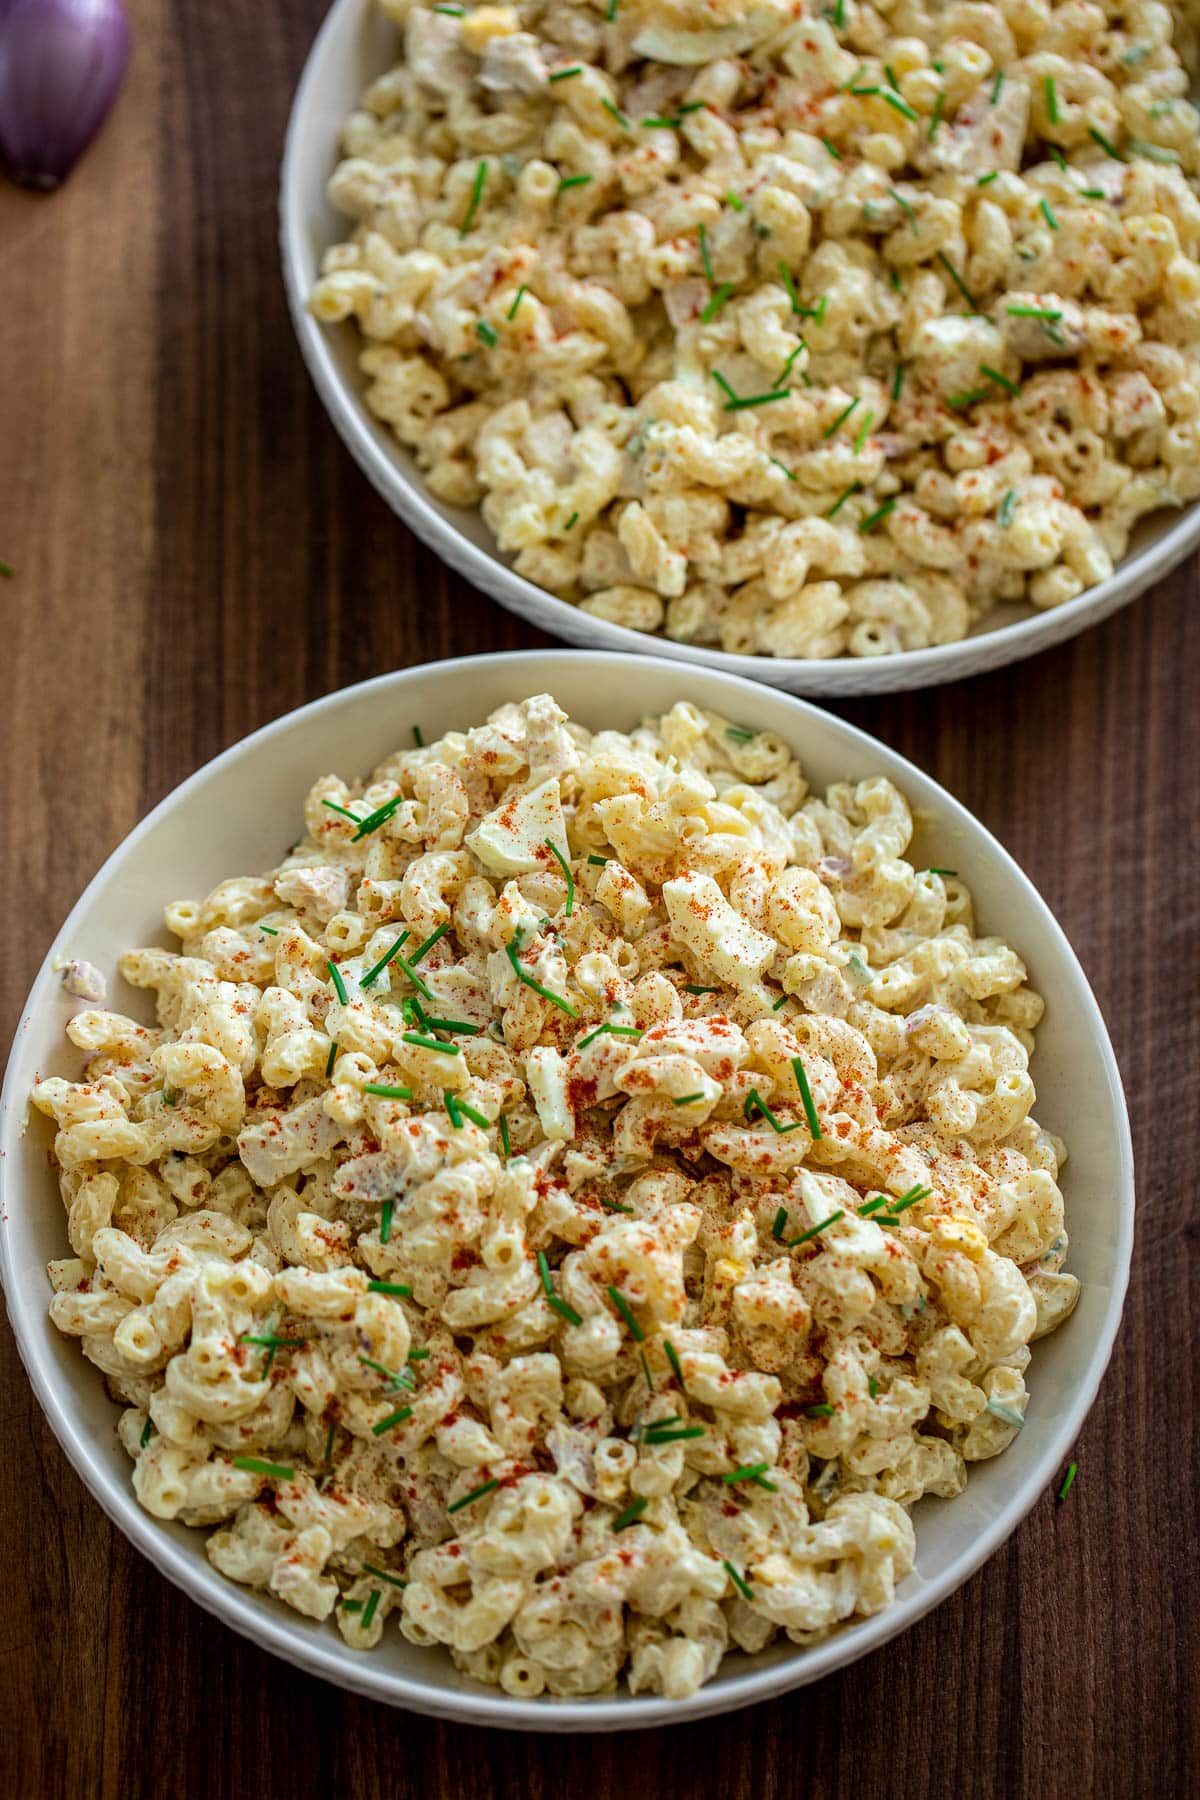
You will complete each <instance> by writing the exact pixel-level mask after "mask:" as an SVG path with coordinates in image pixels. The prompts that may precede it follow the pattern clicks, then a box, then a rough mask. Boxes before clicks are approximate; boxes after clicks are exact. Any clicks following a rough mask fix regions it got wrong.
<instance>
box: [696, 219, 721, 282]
mask: <svg viewBox="0 0 1200 1800" xmlns="http://www.w3.org/2000/svg"><path fill="white" fill-rule="evenodd" d="M697 236H698V237H699V239H700V260H701V261H702V262H703V264H704V273H705V274H706V275H707V276H708V279H709V281H710V282H712V283H713V284H715V283H716V279H717V278H716V276H715V275H714V274H713V266H712V258H711V257H710V256H709V254H708V231H707V230H706V228H705V227H704V226H703V225H701V226H700V228H699V231H698V232H697Z"/></svg>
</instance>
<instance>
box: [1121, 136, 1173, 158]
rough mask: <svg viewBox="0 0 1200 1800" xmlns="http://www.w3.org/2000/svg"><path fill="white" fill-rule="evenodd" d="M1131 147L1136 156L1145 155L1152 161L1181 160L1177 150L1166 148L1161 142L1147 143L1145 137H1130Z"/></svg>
mask: <svg viewBox="0 0 1200 1800" xmlns="http://www.w3.org/2000/svg"><path fill="white" fill-rule="evenodd" d="M1129 148H1130V149H1131V150H1132V151H1133V152H1134V154H1135V155H1136V156H1144V157H1146V158H1147V159H1148V160H1149V161H1150V162H1156V163H1177V162H1178V161H1179V153H1178V152H1177V151H1175V150H1165V149H1164V148H1163V146H1162V145H1161V144H1147V143H1146V142H1145V140H1144V139H1143V138H1130V140H1129Z"/></svg>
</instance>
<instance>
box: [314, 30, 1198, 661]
mask: <svg viewBox="0 0 1200 1800" xmlns="http://www.w3.org/2000/svg"><path fill="white" fill-rule="evenodd" d="M382 4H383V6H384V10H385V12H386V13H387V14H388V15H389V16H390V17H392V18H394V19H395V20H396V22H397V24H398V25H400V26H401V28H402V33H403V46H402V51H401V55H400V59H399V61H398V62H397V64H396V66H395V67H394V68H392V69H391V70H389V71H388V72H387V73H386V74H384V75H383V76H381V78H380V79H379V80H378V81H376V82H374V83H373V84H372V85H371V87H370V88H368V90H367V92H366V93H365V94H364V95H363V98H362V105H361V109H360V110H359V111H357V112H355V113H354V114H352V116H351V117H350V118H349V119H348V120H347V122H346V125H345V127H344V130H343V135H342V150H343V155H344V160H343V161H341V162H340V163H339V165H338V167H337V169H336V171H335V173H334V175H333V177H332V179H331V182H330V186H329V193H330V197H331V199H332V201H333V203H334V205H335V206H337V207H338V208H339V209H340V210H341V211H342V212H343V213H344V214H345V215H346V216H347V217H348V218H349V219H350V220H352V221H353V229H352V231H351V233H350V236H349V237H348V239H347V240H346V241H345V242H344V243H341V244H338V245H336V246H335V247H334V248H332V249H331V250H329V251H328V252H327V254H326V256H325V259H324V263H323V267H322V273H321V275H320V277H319V279H318V280H317V282H316V284H315V286H314V288H313V290H312V293H311V295H310V297H309V305H310V308H311V310H312V312H313V313H314V314H315V316H316V317H317V318H318V319H319V320H322V321H324V322H326V323H337V322H341V321H345V320H353V321H354V322H355V323H356V326H357V329H358V331H359V333H360V334H361V336H362V339H363V341H364V348H363V349H362V352H361V354H360V364H361V367H362V370H363V373H364V375H365V376H366V402H367V405H368V406H369V407H370V408H371V410H372V412H373V413H374V414H375V415H376V416H377V417H378V418H379V419H380V420H382V421H383V422H384V423H385V424H387V425H388V426H390V427H391V429H392V430H393V431H394V432H395V433H396V435H397V437H398V438H399V440H400V441H401V442H402V443H403V444H405V445H406V446H408V447H409V449H411V450H412V452H413V453H414V455H415V457H416V460H417V463H418V466H419V467H420V468H421V469H423V470H424V471H425V472H426V476H427V479H428V482H429V485H430V488H431V490H432V492H433V493H434V494H435V495H436V496H437V498H438V499H440V500H442V501H445V502H448V503H450V504H453V505H457V506H464V507H472V506H478V507H480V509H481V511H482V514H483V518H484V520H485V522H486V523H487V525H488V526H489V527H490V529H491V530H492V532H493V533H494V535H495V538H496V541H497V544H498V546H499V549H500V550H501V551H502V552H504V553H505V554H506V555H507V556H509V557H510V558H511V559H512V561H513V565H514V567H515V568H516V570H517V571H518V572H519V573H520V574H522V575H524V576H527V577H528V578H529V579H530V580H531V581H534V582H537V583H539V584H540V585H541V586H543V587H545V588H548V589H550V590H551V591H552V592H554V593H555V594H558V595H559V596H561V597H562V598H564V599H566V600H570V601H573V602H574V603H575V604H577V605H578V606H579V607H580V608H581V609H582V610H583V611H584V612H587V613H590V614H592V615H594V616H595V617H598V618H602V619H606V620H609V621H611V622H614V623H617V624H621V625H626V626H629V627H631V628H633V629H634V630H638V631H646V632H662V633H665V634H666V635H667V636H668V637H671V638H674V639H677V640H679V641H681V642H686V643H696V644H704V645H717V646H719V647H720V648H721V649H723V650H725V651H732V652H737V653H741V654H758V655H763V656H785V657H832V656H843V655H845V656H880V655H887V654H891V653H895V652H897V651H904V650H914V649H918V648H922V647H925V646H928V645H933V644H944V643H949V642H952V641H954V640H956V639H959V638H962V637H963V636H965V635H966V633H967V631H968V630H969V629H970V628H971V626H972V625H973V624H974V623H975V622H976V621H978V620H979V619H981V618H982V617H984V615H985V614H986V613H987V612H988V610H989V609H990V608H992V607H994V606H995V605H997V604H998V603H1002V602H1022V603H1028V604H1031V605H1033V606H1034V607H1037V608H1046V607H1053V606H1058V605H1061V604H1062V603H1063V602H1064V601H1067V600H1070V599H1073V598H1074V597H1075V596H1076V595H1078V594H1080V593H1082V592H1083V591H1084V589H1086V588H1088V587H1090V586H1092V585H1093V584H1094V583H1096V582H1099V581H1101V580H1103V579H1104V578H1105V577H1106V576H1108V575H1109V574H1111V572H1112V570H1113V567H1114V565H1115V563H1116V562H1117V561H1119V559H1120V558H1121V557H1122V556H1123V555H1124V554H1125V551H1126V548H1127V545H1128V542H1129V538H1130V534H1131V532H1132V530H1133V528H1134V526H1135V524H1136V523H1137V521H1138V520H1139V519H1141V518H1142V517H1143V516H1144V515H1146V514H1148V513H1151V512H1154V511H1158V510H1161V509H1163V508H1166V507H1173V506H1182V505H1184V504H1187V503H1188V502H1191V501H1193V500H1195V499H1196V498H1197V497H1198V496H1200V455H1198V454H1197V452H1198V449H1200V186H1198V183H1200V115H1198V114H1197V111H1196V109H1195V108H1194V107H1193V106H1192V104H1191V103H1190V102H1189V101H1188V99H1187V98H1186V95H1187V89H1188V77H1187V74H1186V72H1185V68H1184V65H1183V62H1182V60H1181V57H1182V56H1183V55H1188V56H1190V55H1191V54H1192V53H1193V50H1194V41H1193V40H1194V25H1195V17H1194V14H1195V7H1194V6H1191V5H1187V6H1182V7H1173V8H1168V7H1166V6H1162V5H1160V4H1157V0H1138V3H1137V4H1135V5H1133V6H1132V7H1129V6H1117V5H1112V4H1108V3H1107V0H1103V3H1102V0H1064V3H1062V4H1056V3H1054V0H997V3H996V4H989V5H976V4H972V3H969V0H899V4H895V3H888V4H883V3H882V0H881V3H879V4H877V5H875V6H868V5H864V4H860V0H847V3H846V4H845V5H840V6H838V7H836V8H831V7H829V6H827V5H824V4H819V3H818V0H803V4H802V5H797V4H792V3H791V0H755V4H754V5H752V6H749V7H747V6H744V5H740V4H735V3H734V0H620V4H619V5H615V4H614V5H612V6H604V5H603V4H602V3H601V0H562V3H561V4H556V5H553V6H548V5H546V4H544V3H543V0H518V3H517V4H508V5H499V6H497V5H492V4H487V5H473V6H472V5H467V6H464V7H446V6H439V5H429V4H424V3H420V4H418V3H416V0H382Z"/></svg>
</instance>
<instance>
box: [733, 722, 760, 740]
mask: <svg viewBox="0 0 1200 1800" xmlns="http://www.w3.org/2000/svg"><path fill="white" fill-rule="evenodd" d="M725 736H726V737H727V738H732V740H733V742H734V743H735V744H752V743H753V742H754V740H755V738H756V737H757V736H758V733H757V731H747V729H746V727H745V726H744V725H727V726H726V727H725Z"/></svg>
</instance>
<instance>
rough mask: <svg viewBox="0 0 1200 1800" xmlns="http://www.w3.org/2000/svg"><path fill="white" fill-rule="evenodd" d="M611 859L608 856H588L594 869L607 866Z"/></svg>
mask: <svg viewBox="0 0 1200 1800" xmlns="http://www.w3.org/2000/svg"><path fill="white" fill-rule="evenodd" d="M611 860H612V859H611V857H607V856H589V857H588V861H589V862H590V863H591V865H592V867H593V868H594V869H603V868H605V867H607V865H608V863H609V862H610V861H611Z"/></svg>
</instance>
